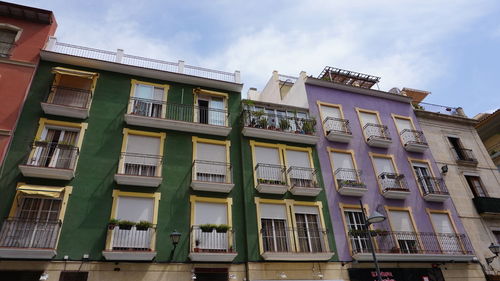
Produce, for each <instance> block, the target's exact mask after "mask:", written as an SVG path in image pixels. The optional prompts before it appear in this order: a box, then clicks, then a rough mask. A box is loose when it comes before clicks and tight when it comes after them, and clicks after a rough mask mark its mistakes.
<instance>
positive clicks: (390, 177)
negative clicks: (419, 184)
mask: <svg viewBox="0 0 500 281" xmlns="http://www.w3.org/2000/svg"><path fill="white" fill-rule="evenodd" d="M378 180H379V182H380V185H381V186H382V192H384V193H385V192H387V191H407V192H409V191H410V190H409V189H408V185H407V184H406V180H405V176H404V175H402V174H396V173H381V174H380V175H378Z"/></svg>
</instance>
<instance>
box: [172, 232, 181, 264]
mask: <svg viewBox="0 0 500 281" xmlns="http://www.w3.org/2000/svg"><path fill="white" fill-rule="evenodd" d="M181 235H182V234H181V233H180V232H177V230H174V231H173V232H172V233H170V240H172V245H174V248H173V249H172V252H171V253H170V260H172V258H173V257H174V252H175V248H176V247H177V244H179V240H180V239H181Z"/></svg>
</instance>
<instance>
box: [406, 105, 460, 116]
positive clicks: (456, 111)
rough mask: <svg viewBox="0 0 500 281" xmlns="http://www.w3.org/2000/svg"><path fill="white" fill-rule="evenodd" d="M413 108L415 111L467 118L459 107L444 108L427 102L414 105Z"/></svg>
mask: <svg viewBox="0 0 500 281" xmlns="http://www.w3.org/2000/svg"><path fill="white" fill-rule="evenodd" d="M413 107H414V108H415V109H419V110H425V111H429V112H435V113H440V114H445V115H454V116H462V117H467V116H466V115H465V114H464V112H463V110H462V109H461V108H459V107H451V106H444V105H439V104H432V103H425V102H420V103H418V104H417V105H413Z"/></svg>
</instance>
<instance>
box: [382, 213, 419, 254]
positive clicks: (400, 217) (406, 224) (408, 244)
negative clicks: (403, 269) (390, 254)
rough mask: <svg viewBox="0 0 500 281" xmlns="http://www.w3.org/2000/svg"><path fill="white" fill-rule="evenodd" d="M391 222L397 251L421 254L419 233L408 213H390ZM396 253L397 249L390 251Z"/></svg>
mask: <svg viewBox="0 0 500 281" xmlns="http://www.w3.org/2000/svg"><path fill="white" fill-rule="evenodd" d="M389 220H390V224H391V227H392V231H393V234H394V238H395V240H396V242H397V245H396V247H397V249H399V251H401V252H402V253H405V254H417V253H419V249H420V245H419V241H418V239H417V233H416V232H415V229H414V228H413V222H412V219H411V217H410V213H409V212H408V211H389ZM390 250H391V251H394V250H395V249H390Z"/></svg>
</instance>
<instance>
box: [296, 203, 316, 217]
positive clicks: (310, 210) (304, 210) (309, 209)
mask: <svg viewBox="0 0 500 281" xmlns="http://www.w3.org/2000/svg"><path fill="white" fill-rule="evenodd" d="M294 210H295V213H296V214H312V215H319V210H318V207H313V206H300V205H296V206H294Z"/></svg>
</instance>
